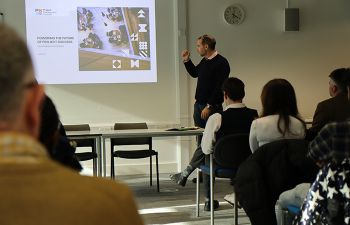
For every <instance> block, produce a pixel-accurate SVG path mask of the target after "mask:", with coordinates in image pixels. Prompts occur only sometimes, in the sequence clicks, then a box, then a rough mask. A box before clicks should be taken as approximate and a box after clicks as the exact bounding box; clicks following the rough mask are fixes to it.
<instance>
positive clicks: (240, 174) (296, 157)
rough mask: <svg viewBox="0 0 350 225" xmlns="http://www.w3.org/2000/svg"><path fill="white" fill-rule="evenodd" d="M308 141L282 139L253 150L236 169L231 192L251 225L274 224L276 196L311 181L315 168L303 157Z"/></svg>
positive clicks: (314, 174)
mask: <svg viewBox="0 0 350 225" xmlns="http://www.w3.org/2000/svg"><path fill="white" fill-rule="evenodd" d="M307 150H308V142H307V141H305V140H301V139H284V140H279V141H275V142H271V143H268V144H265V145H263V146H261V147H260V148H258V149H257V151H256V152H254V154H252V155H251V156H250V157H249V158H248V159H247V160H246V161H245V162H243V163H242V164H241V166H240V168H239V169H238V171H237V175H236V180H235V192H236V195H237V198H238V201H239V203H240V205H241V206H242V207H243V209H244V210H245V212H246V213H247V215H248V217H249V219H250V222H251V224H252V225H267V224H268V225H276V224H277V221H276V215H275V204H276V201H277V199H278V197H279V195H280V194H281V193H282V192H284V191H286V190H289V189H291V188H293V187H294V186H295V185H297V184H300V183H304V182H311V181H312V180H314V179H315V176H316V174H317V171H318V168H317V166H316V165H315V164H314V163H313V162H312V161H311V160H310V159H308V158H307V157H306V153H307Z"/></svg>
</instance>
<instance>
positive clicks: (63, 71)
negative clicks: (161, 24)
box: [26, 0, 157, 84]
mask: <svg viewBox="0 0 350 225" xmlns="http://www.w3.org/2000/svg"><path fill="white" fill-rule="evenodd" d="M154 4H155V3H154V0H127V1H121V0H118V1H116V0H113V1H112V0H95V1H92V0H90V1H86V0H80V1H74V0H60V1H53V0H26V25H27V40H28V44H29V46H30V51H31V54H32V56H33V61H34V65H35V70H36V72H37V77H38V80H39V82H42V83H47V84H70V83H72V84H74V83H137V82H156V81H157V74H156V71H157V65H156V46H155V44H156V41H155V18H154V15H155V12H154Z"/></svg>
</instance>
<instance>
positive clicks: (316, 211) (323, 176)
mask: <svg viewBox="0 0 350 225" xmlns="http://www.w3.org/2000/svg"><path fill="white" fill-rule="evenodd" d="M345 80H346V88H347V90H348V100H350V94H349V91H350V76H349V75H348V76H347V77H346V79H345ZM346 104H349V102H347V103H346ZM349 143H350V120H349V119H348V120H346V121H344V122H334V123H329V124H327V125H326V126H325V127H324V128H323V129H322V130H321V131H320V132H319V134H318V135H317V136H316V137H315V139H314V140H313V141H312V142H311V143H310V146H309V152H308V157H310V158H311V159H312V160H314V161H315V162H316V164H317V165H318V166H320V167H321V170H320V171H319V173H318V175H317V177H316V180H315V181H314V183H313V184H312V185H311V188H310V190H309V192H308V193H307V196H306V199H305V202H304V204H303V206H302V208H301V209H302V211H301V213H300V215H299V218H298V219H297V220H296V221H295V224H303V225H304V224H305V225H311V224H327V225H333V224H350V194H349V193H350V189H349V187H350V148H349V147H350V144H349Z"/></svg>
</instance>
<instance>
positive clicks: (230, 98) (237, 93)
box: [222, 77, 245, 105]
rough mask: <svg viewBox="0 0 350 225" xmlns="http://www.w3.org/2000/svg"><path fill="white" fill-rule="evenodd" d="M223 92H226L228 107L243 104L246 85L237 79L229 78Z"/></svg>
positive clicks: (225, 82)
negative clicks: (238, 103)
mask: <svg viewBox="0 0 350 225" xmlns="http://www.w3.org/2000/svg"><path fill="white" fill-rule="evenodd" d="M222 91H223V92H224V99H225V104H226V105H228V104H230V103H233V102H242V100H243V98H244V96H245V91H244V83H243V81H241V80H240V79H238V78H236V77H229V78H227V79H226V80H225V81H224V83H223V85H222Z"/></svg>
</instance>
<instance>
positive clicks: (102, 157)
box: [67, 129, 204, 177]
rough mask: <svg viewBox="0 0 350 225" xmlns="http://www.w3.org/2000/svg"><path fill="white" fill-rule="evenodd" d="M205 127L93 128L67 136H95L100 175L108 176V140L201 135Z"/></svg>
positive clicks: (79, 137) (72, 132)
mask: <svg viewBox="0 0 350 225" xmlns="http://www.w3.org/2000/svg"><path fill="white" fill-rule="evenodd" d="M203 131H204V129H197V130H184V131H167V130H165V129H132V130H96V131H95V130H91V131H68V132H67V136H68V137H72V138H76V139H84V138H93V139H95V141H96V142H95V143H96V150H97V156H98V175H99V176H102V174H103V176H104V177H106V140H107V139H110V138H136V137H177V136H201V135H202V134H203Z"/></svg>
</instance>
